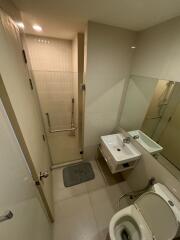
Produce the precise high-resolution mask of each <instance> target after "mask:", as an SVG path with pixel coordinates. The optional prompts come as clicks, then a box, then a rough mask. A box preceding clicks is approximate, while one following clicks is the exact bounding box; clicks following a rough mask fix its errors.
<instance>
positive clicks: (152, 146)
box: [129, 130, 163, 155]
mask: <svg viewBox="0 0 180 240" xmlns="http://www.w3.org/2000/svg"><path fill="white" fill-rule="evenodd" d="M129 134H130V135H131V136H132V137H134V136H139V138H137V139H136V140H137V142H138V143H140V144H141V145H142V146H143V147H144V148H145V149H146V150H147V151H148V152H149V153H151V154H152V155H154V154H156V153H158V152H161V151H162V150H163V148H162V147H161V146H160V145H159V144H158V143H156V142H155V141H153V140H152V139H151V138H150V137H149V136H147V135H146V134H145V133H143V132H142V131H141V130H135V131H130V132H129Z"/></svg>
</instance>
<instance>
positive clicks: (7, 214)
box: [0, 210, 13, 222]
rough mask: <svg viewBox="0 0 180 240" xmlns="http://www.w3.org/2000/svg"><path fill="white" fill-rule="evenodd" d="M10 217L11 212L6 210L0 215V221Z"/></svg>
mask: <svg viewBox="0 0 180 240" xmlns="http://www.w3.org/2000/svg"><path fill="white" fill-rule="evenodd" d="M11 218H13V213H12V212H11V211H10V210H8V211H6V212H5V213H4V215H2V216H0V222H4V221H7V220H10V219H11Z"/></svg>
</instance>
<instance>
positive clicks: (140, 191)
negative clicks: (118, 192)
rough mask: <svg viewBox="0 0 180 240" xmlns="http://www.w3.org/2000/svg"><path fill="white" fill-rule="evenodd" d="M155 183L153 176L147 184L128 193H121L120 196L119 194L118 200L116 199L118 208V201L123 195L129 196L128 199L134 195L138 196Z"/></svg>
mask: <svg viewBox="0 0 180 240" xmlns="http://www.w3.org/2000/svg"><path fill="white" fill-rule="evenodd" d="M154 183H155V178H153V177H152V178H150V179H149V181H148V183H147V185H146V186H145V187H144V188H142V189H140V190H136V191H131V192H128V193H125V194H123V195H122V196H120V198H119V200H118V209H120V201H121V200H122V199H123V198H125V197H129V198H130V199H133V198H134V197H137V196H140V195H141V194H143V193H145V192H146V191H148V190H149V188H150V187H152V186H153V185H154Z"/></svg>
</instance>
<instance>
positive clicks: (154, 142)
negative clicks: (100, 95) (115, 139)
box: [120, 75, 180, 172]
mask: <svg viewBox="0 0 180 240" xmlns="http://www.w3.org/2000/svg"><path fill="white" fill-rule="evenodd" d="M120 126H121V127H123V128H124V129H125V130H126V131H128V132H129V133H130V134H131V136H132V137H133V138H134V139H136V140H137V141H138V142H139V143H140V144H141V145H142V146H143V147H144V148H145V149H146V150H147V151H148V152H149V153H150V154H152V155H153V156H155V157H156V158H157V159H158V160H159V161H160V162H161V163H165V162H166V163H167V162H168V164H169V163H170V164H169V166H170V165H171V166H172V167H173V166H174V167H175V169H176V170H177V169H178V170H180V83H179V82H174V81H172V80H163V79H155V78H149V77H140V76H135V75H132V76H131V77H130V79H129V83H128V87H127V92H126V98H125V103H124V107H123V111H122V115H121V119H120ZM167 160H168V161H167ZM178 172H179V171H178Z"/></svg>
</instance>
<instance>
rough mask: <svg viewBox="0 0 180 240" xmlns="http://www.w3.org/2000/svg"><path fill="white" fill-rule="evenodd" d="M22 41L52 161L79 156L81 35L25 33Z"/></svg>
mask: <svg viewBox="0 0 180 240" xmlns="http://www.w3.org/2000/svg"><path fill="white" fill-rule="evenodd" d="M26 42H27V47H28V52H29V57H30V62H31V68H32V76H33V78H34V81H35V84H36V88H37V93H38V96H39V101H40V106H41V111H42V116H43V121H44V125H45V129H46V135H47V139H48V143H49V148H50V152H51V157H52V162H53V165H59V164H64V163H69V162H71V161H75V160H80V159H82V154H83V147H82V115H83V113H82V109H83V107H82V99H83V98H82V94H83V93H82V90H81V84H82V82H83V68H84V66H83V65H84V36H83V34H77V36H76V38H75V39H74V40H62V39H57V38H47V37H38V36H32V35H27V36H26Z"/></svg>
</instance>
